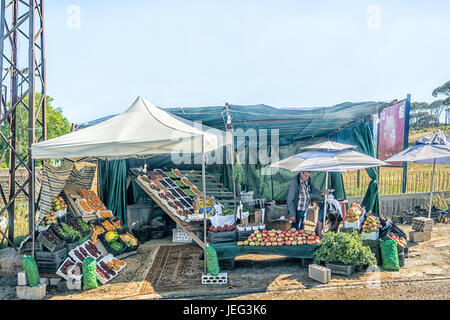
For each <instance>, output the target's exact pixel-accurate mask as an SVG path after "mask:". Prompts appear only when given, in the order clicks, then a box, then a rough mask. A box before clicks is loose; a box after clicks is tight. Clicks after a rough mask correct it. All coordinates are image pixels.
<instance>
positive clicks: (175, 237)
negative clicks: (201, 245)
mask: <svg viewBox="0 0 450 320" xmlns="http://www.w3.org/2000/svg"><path fill="white" fill-rule="evenodd" d="M172 242H178V243H191V242H192V238H191V237H190V236H189V235H188V234H187V233H186V232H185V231H184V230H183V229H178V228H176V229H172Z"/></svg>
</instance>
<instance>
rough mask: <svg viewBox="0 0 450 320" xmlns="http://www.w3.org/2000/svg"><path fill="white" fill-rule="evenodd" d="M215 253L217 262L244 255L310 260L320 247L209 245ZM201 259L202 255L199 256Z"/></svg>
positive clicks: (228, 243) (316, 245)
mask: <svg viewBox="0 0 450 320" xmlns="http://www.w3.org/2000/svg"><path fill="white" fill-rule="evenodd" d="M210 246H211V247H213V248H214V249H215V250H216V252H217V258H218V259H219V260H227V259H234V258H235V257H238V256H242V255H245V254H267V255H277V256H286V257H292V258H302V259H312V258H314V251H315V250H316V249H317V248H318V247H319V246H320V245H318V244H314V245H307V244H304V245H301V246H274V247H260V246H238V245H237V244H236V243H235V242H223V243H215V244H210ZM200 258H201V259H202V258H203V253H202V254H201V255H200Z"/></svg>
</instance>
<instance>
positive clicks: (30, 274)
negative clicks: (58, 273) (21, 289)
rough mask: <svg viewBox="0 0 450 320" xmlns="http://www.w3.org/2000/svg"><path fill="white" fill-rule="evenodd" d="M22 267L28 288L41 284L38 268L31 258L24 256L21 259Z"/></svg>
mask: <svg viewBox="0 0 450 320" xmlns="http://www.w3.org/2000/svg"><path fill="white" fill-rule="evenodd" d="M22 266H23V269H24V270H25V275H26V277H27V282H28V285H29V286H30V287H35V286H37V285H38V284H39V283H40V282H41V278H40V276H39V270H38V266H37V264H36V260H34V258H33V257H32V256H26V257H23V258H22Z"/></svg>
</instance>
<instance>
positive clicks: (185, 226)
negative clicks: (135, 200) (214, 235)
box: [134, 179, 205, 249]
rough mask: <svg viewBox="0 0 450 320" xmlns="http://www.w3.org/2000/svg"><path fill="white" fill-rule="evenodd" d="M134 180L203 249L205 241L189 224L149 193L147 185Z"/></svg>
mask: <svg viewBox="0 0 450 320" xmlns="http://www.w3.org/2000/svg"><path fill="white" fill-rule="evenodd" d="M134 181H135V182H136V183H137V184H138V186H139V187H141V188H142V190H144V191H145V193H147V194H148V196H149V197H150V198H152V199H153V201H155V202H156V203H157V204H158V206H159V207H160V208H161V209H163V210H164V212H165V213H167V215H168V216H169V217H170V218H171V219H172V220H173V221H175V222H176V223H177V224H178V225H179V226H180V227H181V228H182V229H183V230H184V231H185V232H186V233H187V234H188V235H189V236H190V237H191V238H192V240H194V241H195V242H196V243H197V244H198V245H199V246H200V247H201V248H202V249H205V243H204V242H203V241H201V240H200V239H199V238H198V237H197V235H196V234H195V233H194V232H192V231H191V230H190V229H191V228H190V227H188V226H189V225H188V224H187V223H186V222H184V221H182V220H180V219H179V218H178V217H177V216H175V215H174V214H173V213H172V212H171V211H170V210H169V209H168V208H167V207H166V206H165V205H164V204H163V203H162V202H161V201H159V199H158V198H157V197H155V195H154V194H153V193H151V192H150V191H148V189H147V187H146V186H145V185H143V184H142V183H141V182H140V181H139V179H134Z"/></svg>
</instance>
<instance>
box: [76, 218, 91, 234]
mask: <svg viewBox="0 0 450 320" xmlns="http://www.w3.org/2000/svg"><path fill="white" fill-rule="evenodd" d="M77 222H78V225H79V226H80V228H81V230H82V231H83V232H88V231H91V227H89V225H88V224H87V223H86V221H84V220H83V219H77Z"/></svg>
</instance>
